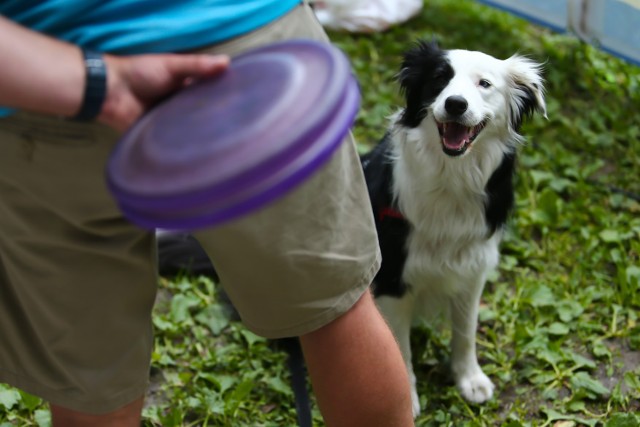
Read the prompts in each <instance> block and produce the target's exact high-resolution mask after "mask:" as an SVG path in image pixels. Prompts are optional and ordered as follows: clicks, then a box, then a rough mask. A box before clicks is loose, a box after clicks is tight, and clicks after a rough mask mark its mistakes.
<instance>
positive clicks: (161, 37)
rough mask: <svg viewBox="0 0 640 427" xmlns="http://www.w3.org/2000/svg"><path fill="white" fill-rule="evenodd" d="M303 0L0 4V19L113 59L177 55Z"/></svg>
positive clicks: (27, 0)
mask: <svg viewBox="0 0 640 427" xmlns="http://www.w3.org/2000/svg"><path fill="white" fill-rule="evenodd" d="M300 3H301V0H39V1H38V0H2V1H0V15H4V16H5V17H7V18H9V19H11V20H13V21H15V22H18V23H20V24H22V25H24V26H26V27H29V28H31V29H33V30H37V31H40V32H43V33H46V34H49V35H51V36H54V37H56V38H60V39H63V40H66V41H68V42H71V43H74V44H77V45H80V46H83V47H86V48H90V49H94V50H97V51H101V52H109V53H116V54H133V53H158V52H179V51H184V50H190V49H195V48H199V47H203V46H207V45H210V44H214V43H218V42H221V41H224V40H228V39H230V38H233V37H236V36H239V35H241V34H245V33H247V32H249V31H252V30H255V29H257V28H259V27H261V26H264V25H266V24H268V23H269V22H272V21H273V20H275V19H277V18H279V17H281V16H283V15H284V14H285V13H287V12H289V11H290V10H291V9H293V8H294V7H295V6H296V5H298V4H300Z"/></svg>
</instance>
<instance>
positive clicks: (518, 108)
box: [505, 55, 547, 132]
mask: <svg viewBox="0 0 640 427" xmlns="http://www.w3.org/2000/svg"><path fill="white" fill-rule="evenodd" d="M505 62H506V64H507V70H508V75H507V76H508V77H507V78H508V82H509V86H510V88H511V91H512V96H511V105H510V110H511V111H510V116H511V126H512V128H513V130H514V131H516V132H518V131H519V129H520V126H521V125H522V121H523V120H524V119H525V118H528V117H530V116H531V115H533V113H534V112H535V111H538V112H540V113H542V115H543V116H544V117H547V106H546V103H545V100H544V82H543V78H542V65H541V64H538V63H537V62H534V61H532V60H531V59H529V58H526V57H523V56H520V55H514V56H512V57H511V58H509V59H507V60H506V61H505Z"/></svg>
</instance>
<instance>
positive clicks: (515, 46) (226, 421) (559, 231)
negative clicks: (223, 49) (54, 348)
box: [0, 0, 640, 427]
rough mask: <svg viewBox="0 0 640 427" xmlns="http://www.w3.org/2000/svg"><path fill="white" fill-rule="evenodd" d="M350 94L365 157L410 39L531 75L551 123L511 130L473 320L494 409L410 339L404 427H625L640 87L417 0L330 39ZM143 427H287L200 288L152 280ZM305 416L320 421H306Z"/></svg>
mask: <svg viewBox="0 0 640 427" xmlns="http://www.w3.org/2000/svg"><path fill="white" fill-rule="evenodd" d="M331 36H332V38H333V40H334V41H335V42H336V43H337V44H338V46H340V47H341V48H342V49H343V50H344V51H345V52H346V53H347V54H348V55H349V57H350V58H351V60H352V63H353V66H354V70H355V73H356V76H357V77H358V79H359V81H360V86H361V88H362V108H361V110H360V114H359V116H358V118H357V122H356V125H355V128H354V133H355V135H356V137H357V139H358V141H359V144H360V145H359V148H360V149H361V150H362V151H364V150H367V149H369V148H370V147H371V146H372V145H373V144H375V143H376V142H377V141H378V139H379V138H380V137H381V136H382V135H383V134H384V131H385V129H386V126H387V123H388V121H387V117H388V116H389V115H390V114H392V113H393V112H394V111H395V110H396V109H397V108H398V106H400V105H401V103H402V101H401V96H400V94H399V92H398V88H397V86H396V84H395V81H394V76H395V74H396V73H397V71H398V67H399V64H400V58H401V54H402V52H403V51H404V50H405V49H406V48H407V47H408V46H409V45H410V44H411V43H413V41H414V40H415V39H417V38H426V39H432V38H436V39H437V40H439V42H440V44H441V45H442V46H443V47H444V48H464V49H471V50H481V51H484V52H487V53H489V54H491V55H494V56H497V57H501V58H505V57H508V56H510V55H512V54H513V53H515V52H519V53H521V54H526V55H528V56H530V57H532V58H533V59H536V60H538V61H541V62H544V63H545V67H544V68H545V79H546V87H547V105H548V119H544V118H542V117H536V118H534V119H533V120H532V121H531V122H529V123H527V124H526V125H525V127H524V129H523V131H524V134H525V136H526V137H527V142H526V143H525V145H524V146H523V147H521V150H520V159H519V163H520V164H519V169H518V174H517V201H516V205H517V206H516V210H515V212H514V217H513V219H512V221H511V223H510V225H509V230H508V233H507V235H506V237H505V240H504V242H503V245H502V253H503V255H502V260H501V264H500V268H499V270H498V272H496V273H495V274H494V275H493V276H492V277H491V278H490V281H489V283H488V286H487V289H486V291H485V294H484V297H483V305H482V307H481V311H480V326H479V336H478V354H479V357H480V359H481V363H483V365H484V368H485V371H486V372H487V374H488V375H489V376H490V377H491V378H492V379H493V380H494V382H495V384H496V387H497V389H496V397H495V398H494V399H493V400H492V401H490V402H488V403H486V404H484V405H471V404H468V403H466V402H465V401H464V400H462V399H461V397H460V396H459V395H458V393H457V391H456V390H455V387H453V386H452V383H451V378H450V376H449V373H448V368H447V363H448V355H449V351H448V343H449V339H450V335H449V333H448V331H447V329H446V328H445V329H443V330H440V329H437V328H430V327H426V326H421V327H419V328H416V330H415V333H414V334H413V336H412V342H413V348H414V364H415V369H416V375H417V377H418V390H419V393H420V398H421V403H422V407H423V415H421V416H420V417H419V418H418V420H416V424H417V425H418V426H456V427H458V426H461V427H464V426H507V427H530V426H554V427H571V426H604V427H631V426H639V425H640V403H639V402H640V368H639V366H640V323H639V322H638V310H639V309H640V289H639V288H640V267H639V263H638V258H639V257H640V216H639V215H638V214H639V213H640V203H639V201H638V198H639V195H640V180H638V178H637V176H638V171H639V170H640V138H639V137H640V112H639V108H638V107H639V106H640V70H639V69H638V68H637V67H634V66H632V65H629V64H627V63H624V62H623V61H621V60H618V59H616V58H613V57H611V56H609V55H607V54H605V53H603V52H601V51H598V50H597V49H595V48H593V47H591V46H589V45H586V44H584V43H581V42H580V41H578V40H577V39H575V38H573V37H571V36H569V35H559V34H555V33H552V32H550V31H547V30H545V29H542V28H539V27H536V26H533V25H530V24H529V23H527V22H525V21H523V20H521V19H518V18H516V17H513V16H511V15H509V14H507V13H504V12H501V11H498V10H495V9H492V8H489V7H486V6H483V5H481V4H479V3H477V2H474V1H472V0H430V1H428V2H425V7H424V10H423V11H422V13H421V14H420V16H418V17H417V18H416V19H414V20H412V21H410V22H408V23H406V24H403V25H400V26H397V27H395V28H392V29H390V30H389V31H386V32H384V33H376V34H370V35H352V34H342V33H334V34H331ZM160 285H161V292H160V296H161V298H159V302H158V304H157V307H156V311H155V315H154V325H155V328H156V332H157V334H156V347H155V351H154V353H153V360H152V364H153V369H152V387H151V391H150V393H149V397H148V402H147V407H146V408H145V410H144V423H145V425H146V426H165V427H172V426H191V425H193V426H205V425H208V426H234V427H235V426H245V425H246V426H293V425H295V409H294V405H293V396H292V393H291V390H290V387H289V384H288V381H289V374H288V372H287V370H286V367H285V355H284V354H283V353H282V352H281V351H279V350H278V349H275V348H274V347H273V346H272V345H271V343H269V342H267V341H265V340H263V339H261V338H259V337H256V336H255V335H253V334H251V333H250V332H248V331H247V330H246V329H244V328H243V327H242V325H241V324H240V323H238V322H237V321H233V320H229V315H228V312H227V311H226V309H225V308H224V305H223V304H221V303H220V301H219V294H218V291H217V289H216V287H215V286H214V284H213V283H212V282H210V281H209V280H206V279H202V278H200V279H187V278H184V279H181V280H176V281H171V282H170V281H164V280H163V281H161V283H160ZM314 417H315V420H316V421H317V422H318V425H321V422H320V420H321V418H320V415H319V413H318V411H317V409H316V408H315V407H314ZM49 422H50V421H49V417H48V412H47V411H46V408H45V407H44V405H43V404H42V402H41V401H40V399H38V398H36V397H33V396H31V395H28V394H26V393H22V392H17V391H15V390H14V389H11V388H9V387H6V386H2V385H0V427H5V426H7V425H20V426H22V425H31V426H46V425H49Z"/></svg>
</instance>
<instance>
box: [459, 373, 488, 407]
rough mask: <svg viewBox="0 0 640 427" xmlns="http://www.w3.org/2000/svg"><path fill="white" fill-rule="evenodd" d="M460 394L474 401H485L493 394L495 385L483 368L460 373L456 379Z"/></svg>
mask: <svg viewBox="0 0 640 427" xmlns="http://www.w3.org/2000/svg"><path fill="white" fill-rule="evenodd" d="M456 383H457V385H458V390H460V394H461V395H462V397H464V398H465V399H466V400H468V401H469V402H472V403H483V402H486V401H487V400H489V399H491V397H492V396H493V389H494V385H493V383H492V382H491V380H490V379H489V377H487V376H486V375H485V374H484V372H482V369H480V367H478V368H477V369H474V370H473V371H471V372H468V373H466V374H464V375H460V376H459V377H458V379H457V381H456Z"/></svg>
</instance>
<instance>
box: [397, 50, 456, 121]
mask: <svg viewBox="0 0 640 427" xmlns="http://www.w3.org/2000/svg"><path fill="white" fill-rule="evenodd" d="M452 77H453V68H452V67H451V65H450V64H449V62H448V60H447V56H446V51H444V50H442V49H440V47H439V46H438V43H437V42H436V41H435V40H432V41H430V42H429V41H426V40H418V41H417V42H416V43H415V44H414V46H413V47H412V48H411V49H409V50H408V51H407V52H405V54H404V57H403V60H402V66H401V68H400V72H399V73H398V75H397V79H398V82H399V83H400V91H401V93H402V94H403V95H404V97H405V101H406V105H405V110H404V112H403V114H402V116H401V118H400V123H401V124H403V125H404V126H407V127H416V126H418V125H419V124H420V122H421V121H422V119H424V117H425V116H426V114H427V110H426V107H428V106H429V105H430V104H431V103H432V102H433V100H434V99H435V98H436V97H437V96H438V94H439V93H440V92H441V91H442V89H444V88H445V86H446V85H447V83H448V82H449V80H451V78H452Z"/></svg>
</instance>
